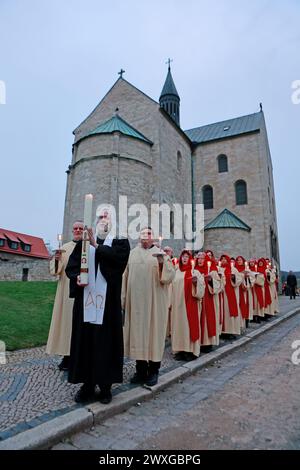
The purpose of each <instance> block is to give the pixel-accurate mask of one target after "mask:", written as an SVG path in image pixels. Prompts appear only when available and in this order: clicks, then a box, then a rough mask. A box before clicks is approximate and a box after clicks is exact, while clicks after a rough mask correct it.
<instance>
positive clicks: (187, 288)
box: [179, 250, 200, 342]
mask: <svg viewBox="0 0 300 470" xmlns="http://www.w3.org/2000/svg"><path fill="white" fill-rule="evenodd" d="M185 253H187V254H188V255H189V261H188V263H187V264H185V265H184V264H182V260H181V258H182V256H183V255H184V254H185ZM191 260H192V258H191V256H190V253H189V252H188V251H187V250H183V251H182V253H181V255H180V257H179V269H180V271H182V272H184V273H185V274H184V299H185V307H186V312H187V318H188V323H189V328H190V338H191V341H193V342H195V341H197V340H198V339H199V338H200V325H199V309H198V300H197V299H196V298H195V297H193V296H192V289H193V285H192V264H191Z"/></svg>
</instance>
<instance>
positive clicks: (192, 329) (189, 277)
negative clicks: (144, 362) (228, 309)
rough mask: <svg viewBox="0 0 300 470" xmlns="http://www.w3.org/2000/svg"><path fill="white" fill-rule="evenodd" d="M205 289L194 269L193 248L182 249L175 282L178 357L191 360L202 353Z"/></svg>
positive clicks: (174, 342) (173, 308)
mask: <svg viewBox="0 0 300 470" xmlns="http://www.w3.org/2000/svg"><path fill="white" fill-rule="evenodd" d="M204 290H205V283H204V277H203V276H202V274H200V273H199V272H198V271H196V270H194V269H193V266H192V257H191V255H190V252H189V251H188V250H183V251H182V252H181V255H180V257H179V263H178V269H177V271H176V275H175V279H174V280H173V283H172V302H171V342H172V351H173V352H174V353H175V359H177V360H184V361H190V360H193V359H196V357H198V356H199V354H200V340H201V327H200V318H201V299H202V297H203V295H204Z"/></svg>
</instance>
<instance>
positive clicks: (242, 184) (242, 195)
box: [235, 180, 248, 206]
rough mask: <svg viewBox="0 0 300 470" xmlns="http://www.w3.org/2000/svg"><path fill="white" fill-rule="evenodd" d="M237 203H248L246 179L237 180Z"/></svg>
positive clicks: (238, 204)
mask: <svg viewBox="0 0 300 470" xmlns="http://www.w3.org/2000/svg"><path fill="white" fill-rule="evenodd" d="M235 203H236V205H237V206H241V205H243V204H248V197H247V183H246V181H244V180H238V181H236V182H235Z"/></svg>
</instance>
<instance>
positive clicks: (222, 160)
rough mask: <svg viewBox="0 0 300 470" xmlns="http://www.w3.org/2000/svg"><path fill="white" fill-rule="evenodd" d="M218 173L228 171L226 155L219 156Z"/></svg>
mask: <svg viewBox="0 0 300 470" xmlns="http://www.w3.org/2000/svg"><path fill="white" fill-rule="evenodd" d="M218 171H219V173H226V171H228V161H227V157H226V155H223V154H221V155H219V156H218Z"/></svg>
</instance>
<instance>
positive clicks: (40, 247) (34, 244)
mask: <svg viewBox="0 0 300 470" xmlns="http://www.w3.org/2000/svg"><path fill="white" fill-rule="evenodd" d="M0 238H1V239H4V240H5V242H4V246H0V253H1V252H3V253H14V254H15V255H22V256H27V257H30V258H45V259H47V258H50V255H49V253H48V250H47V248H46V245H45V243H44V240H43V239H42V238H39V237H33V236H31V235H27V234H24V233H19V232H13V231H12V230H6V229H4V228H0ZM8 239H9V240H11V241H13V242H18V248H17V249H16V250H14V249H12V248H10V247H9V246H8V243H7V240H8ZM20 242H23V243H25V244H26V245H30V246H31V250H30V251H29V252H28V251H24V250H23V249H22V246H21V243H20Z"/></svg>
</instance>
